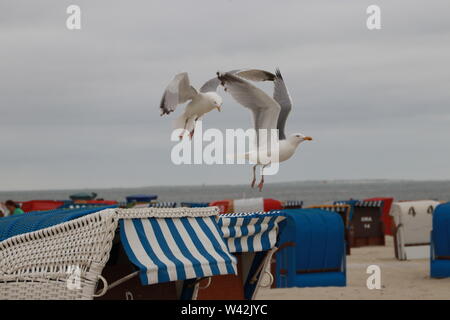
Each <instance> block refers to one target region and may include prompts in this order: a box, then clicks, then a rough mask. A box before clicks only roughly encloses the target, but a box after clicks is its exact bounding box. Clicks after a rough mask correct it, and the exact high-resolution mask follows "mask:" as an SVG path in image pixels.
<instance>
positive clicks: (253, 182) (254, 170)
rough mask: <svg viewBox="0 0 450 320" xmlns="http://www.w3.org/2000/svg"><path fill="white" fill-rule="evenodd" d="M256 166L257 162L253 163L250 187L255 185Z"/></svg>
mask: <svg viewBox="0 0 450 320" xmlns="http://www.w3.org/2000/svg"><path fill="white" fill-rule="evenodd" d="M257 166H258V165H257V164H255V165H254V166H253V180H252V184H251V186H252V188H254V187H255V183H256V167H257Z"/></svg>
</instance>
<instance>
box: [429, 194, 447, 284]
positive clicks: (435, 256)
mask: <svg viewBox="0 0 450 320" xmlns="http://www.w3.org/2000/svg"><path fill="white" fill-rule="evenodd" d="M430 249H431V259H430V276H431V277H432V278H448V277H450V202H449V203H445V204H440V205H438V206H437V207H436V209H435V210H434V213H433V230H432V231H431V248H430Z"/></svg>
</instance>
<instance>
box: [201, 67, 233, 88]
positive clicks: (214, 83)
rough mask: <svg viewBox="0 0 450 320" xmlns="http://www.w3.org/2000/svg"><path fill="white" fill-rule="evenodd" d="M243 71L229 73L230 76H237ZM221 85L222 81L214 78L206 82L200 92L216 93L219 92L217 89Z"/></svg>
mask: <svg viewBox="0 0 450 320" xmlns="http://www.w3.org/2000/svg"><path fill="white" fill-rule="evenodd" d="M240 70H241V69H236V70H231V71H228V73H230V74H236V73H239V72H240ZM219 85H220V80H219V78H217V77H214V78H212V79H209V80H208V81H206V82H205V84H204V85H203V86H202V87H201V88H200V92H203V93H204V92H214V91H217V88H218V87H219Z"/></svg>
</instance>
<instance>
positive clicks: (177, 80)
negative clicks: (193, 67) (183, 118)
mask: <svg viewBox="0 0 450 320" xmlns="http://www.w3.org/2000/svg"><path fill="white" fill-rule="evenodd" d="M196 95H197V90H195V88H194V87H192V86H191V84H190V82H189V76H188V74H187V73H186V72H183V73H180V74H177V75H176V76H175V77H174V78H173V80H172V81H171V82H170V83H169V85H168V86H167V88H166V90H165V91H164V94H163V96H162V99H161V104H160V109H161V115H163V114H169V113H171V112H173V111H174V110H175V108H176V107H177V106H178V105H179V104H182V103H185V102H186V101H188V100H191V99H193V98H194V97H195V96H196Z"/></svg>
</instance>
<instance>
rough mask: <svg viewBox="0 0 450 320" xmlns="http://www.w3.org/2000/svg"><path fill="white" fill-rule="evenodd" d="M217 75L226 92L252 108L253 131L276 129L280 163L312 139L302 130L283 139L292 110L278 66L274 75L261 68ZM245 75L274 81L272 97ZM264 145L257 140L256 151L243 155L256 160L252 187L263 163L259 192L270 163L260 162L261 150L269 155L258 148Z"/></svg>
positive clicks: (254, 79) (252, 78)
mask: <svg viewBox="0 0 450 320" xmlns="http://www.w3.org/2000/svg"><path fill="white" fill-rule="evenodd" d="M217 78H218V79H219V80H220V82H221V84H222V85H223V86H224V88H225V90H226V91H227V92H229V93H230V94H231V96H232V97H233V98H234V99H235V100H236V101H237V102H238V103H239V104H241V105H242V106H244V107H246V108H248V109H250V110H251V111H252V113H253V119H254V127H255V130H256V132H258V130H259V129H268V130H270V129H278V137H279V157H278V162H283V161H286V160H288V159H289V158H291V157H292V156H293V155H294V153H295V151H296V150H297V147H298V146H299V145H300V143H302V142H304V141H311V140H312V138H311V137H308V136H305V135H303V134H301V133H295V134H292V135H290V136H289V137H288V138H286V134H285V131H284V130H285V125H286V120H287V118H288V116H289V113H290V112H291V109H292V99H291V96H290V94H289V91H288V89H287V87H286V84H285V83H284V80H283V77H282V76H281V72H280V70H279V69H277V70H276V73H275V74H272V73H271V72H268V71H264V70H246V71H243V72H240V73H239V76H237V75H236V74H232V73H229V72H227V73H219V72H218V73H217ZM244 78H245V79H248V80H252V81H273V83H274V93H273V98H272V97H270V96H269V95H267V94H266V93H265V92H264V91H262V90H261V89H259V88H257V87H256V86H254V85H253V84H251V83H250V82H248V81H246V80H245V79H244ZM260 138H261V137H260V136H258V141H260V140H261V139H260ZM263 148H267V144H266V146H263V145H261V144H260V143H259V142H258V144H257V146H256V150H253V151H250V152H248V153H246V154H245V158H246V159H257V161H256V164H255V165H254V166H253V180H252V183H251V186H252V188H253V187H254V186H255V182H256V172H255V171H256V168H257V166H258V165H261V166H262V170H261V181H260V183H259V184H258V188H259V191H261V190H262V188H263V186H264V174H263V173H264V172H263V170H264V168H265V167H266V166H268V165H270V163H263V162H262V161H261V160H260V157H259V156H258V155H259V154H261V152H263V153H262V154H268V153H267V152H265V150H261V149H263ZM269 150H270V149H269ZM264 152H265V153H264ZM272 162H273V161H272Z"/></svg>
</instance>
